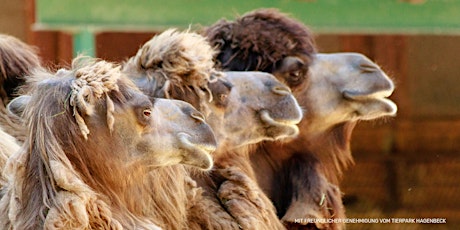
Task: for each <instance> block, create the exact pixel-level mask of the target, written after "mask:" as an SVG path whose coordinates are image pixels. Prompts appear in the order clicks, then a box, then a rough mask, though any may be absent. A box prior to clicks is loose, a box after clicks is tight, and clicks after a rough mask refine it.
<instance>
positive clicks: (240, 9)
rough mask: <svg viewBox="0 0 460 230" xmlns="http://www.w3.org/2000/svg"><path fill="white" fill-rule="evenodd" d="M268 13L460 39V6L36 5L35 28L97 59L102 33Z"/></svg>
mask: <svg viewBox="0 0 460 230" xmlns="http://www.w3.org/2000/svg"><path fill="white" fill-rule="evenodd" d="M262 7H264V8H268V7H270V8H278V9H280V10H281V11H282V12H285V13H288V14H290V15H291V16H293V17H294V18H297V19H299V20H301V21H302V22H304V23H305V24H307V25H309V26H310V27H311V28H312V29H313V30H314V31H315V33H318V34H328V33H329V34H443V35H446V34H453V35H458V34H460V0H231V1H230V0H167V1H161V0H96V1H94V0H36V10H37V13H36V16H37V18H36V23H35V25H34V28H35V29H46V30H62V31H67V32H71V33H73V34H74V35H75V36H74V43H75V46H74V47H75V48H74V49H75V53H77V52H80V51H83V50H84V51H86V53H87V54H89V55H94V51H93V50H94V48H93V47H94V36H93V35H94V33H97V32H99V31H161V30H164V29H165V28H171V27H176V28H188V27H196V26H199V25H210V24H212V23H214V22H216V21H217V20H219V19H221V18H227V19H229V20H232V19H234V18H235V16H237V15H242V14H244V13H245V12H248V11H251V10H254V9H257V8H262Z"/></svg>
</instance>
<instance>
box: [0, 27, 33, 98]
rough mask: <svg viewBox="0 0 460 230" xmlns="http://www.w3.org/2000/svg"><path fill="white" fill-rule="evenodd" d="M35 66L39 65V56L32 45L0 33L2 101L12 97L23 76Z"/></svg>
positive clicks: (0, 89)
mask: <svg viewBox="0 0 460 230" xmlns="http://www.w3.org/2000/svg"><path fill="white" fill-rule="evenodd" d="M37 67H40V58H39V57H38V55H37V50H36V49H35V48H34V47H32V46H29V45H27V44H26V43H24V42H22V41H21V40H19V39H17V38H15V37H13V36H10V35H6V34H0V98H1V99H2V100H3V102H4V103H8V101H9V100H10V99H11V98H13V97H14V95H15V93H16V89H17V87H18V86H20V85H22V84H24V82H25V79H24V78H25V76H26V75H29V74H30V73H31V72H32V70H33V69H34V68H37ZM5 105H6V104H5Z"/></svg>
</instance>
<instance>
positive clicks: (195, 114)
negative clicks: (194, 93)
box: [190, 112, 206, 123]
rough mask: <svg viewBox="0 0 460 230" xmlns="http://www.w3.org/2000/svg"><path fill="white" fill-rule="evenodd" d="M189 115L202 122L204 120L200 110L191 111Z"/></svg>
mask: <svg viewBox="0 0 460 230" xmlns="http://www.w3.org/2000/svg"><path fill="white" fill-rule="evenodd" d="M190 116H191V117H192V118H193V119H195V120H198V121H201V122H203V123H205V122H206V120H205V118H204V116H203V114H201V113H200V112H192V113H191V114H190Z"/></svg>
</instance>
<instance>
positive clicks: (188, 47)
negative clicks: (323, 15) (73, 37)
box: [124, 30, 301, 229]
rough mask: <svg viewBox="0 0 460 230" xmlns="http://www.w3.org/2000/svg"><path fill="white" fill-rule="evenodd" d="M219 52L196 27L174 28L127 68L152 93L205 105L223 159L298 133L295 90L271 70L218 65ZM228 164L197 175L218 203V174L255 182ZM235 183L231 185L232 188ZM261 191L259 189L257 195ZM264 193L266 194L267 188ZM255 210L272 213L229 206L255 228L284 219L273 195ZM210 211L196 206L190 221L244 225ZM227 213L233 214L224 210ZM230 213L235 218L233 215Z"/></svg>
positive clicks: (216, 225) (199, 224)
mask: <svg viewBox="0 0 460 230" xmlns="http://www.w3.org/2000/svg"><path fill="white" fill-rule="evenodd" d="M214 52H215V51H214V50H213V49H212V48H211V47H210V46H209V44H208V43H207V42H206V41H205V39H204V38H203V37H202V36H200V35H198V34H196V33H191V32H177V31H174V30H168V31H165V32H163V33H161V34H159V35H157V36H155V37H153V38H152V39H151V40H150V41H148V42H147V43H145V44H144V45H143V46H142V47H141V48H140V49H139V51H138V52H137V54H136V55H135V56H134V57H132V58H130V59H129V60H128V61H127V62H126V63H125V65H124V71H126V72H127V73H129V75H130V76H131V77H132V79H133V80H134V82H136V85H138V86H139V88H141V89H142V90H143V91H144V92H145V93H146V94H147V95H149V96H150V97H151V98H154V97H167V98H175V99H180V100H185V101H187V102H190V103H191V104H192V105H194V106H195V107H197V108H200V110H201V111H202V112H203V113H205V114H206V120H207V122H208V123H209V124H210V125H211V127H212V128H213V130H214V132H215V133H216V136H217V140H218V142H219V148H218V149H219V150H218V151H216V154H215V155H214V158H215V159H220V157H219V155H220V154H225V152H226V151H227V150H229V149H232V148H236V147H241V146H247V145H248V144H251V143H257V142H260V141H262V140H275V139H279V138H284V137H287V136H293V135H296V134H297V132H298V129H297V127H296V126H295V125H296V124H297V122H299V120H300V119H301V111H300V108H299V107H298V106H297V103H296V101H295V100H294V98H293V96H292V94H291V92H290V90H289V89H288V88H287V87H286V86H284V85H283V84H281V83H279V82H278V81H277V80H276V79H275V78H274V77H273V76H272V75H270V74H267V73H261V72H226V73H222V72H219V71H216V70H215V69H214V62H213V55H214ZM237 157H240V156H239V155H235V158H237ZM222 170H223V171H221V170H214V171H213V172H212V173H211V174H205V175H195V176H194V178H195V179H197V180H198V183H199V185H200V186H201V187H202V188H204V189H205V193H204V199H205V200H206V201H203V202H207V201H209V200H211V202H214V203H215V204H216V205H217V208H219V207H220V204H219V203H218V201H217V200H216V199H215V196H216V193H217V191H216V190H217V188H216V187H215V186H214V181H213V178H215V177H218V178H222V177H226V178H227V179H229V180H233V182H234V183H245V184H247V183H249V182H250V180H248V179H249V178H248V177H247V176H246V175H245V174H244V172H243V171H241V170H240V169H238V168H235V167H233V168H232V167H230V166H229V167H226V168H225V169H222ZM235 175H236V176H235ZM230 177H231V178H230ZM250 185H251V186H254V185H255V183H250V184H248V186H250ZM256 188H257V187H255V189H256ZM230 189H231V188H230V187H229V188H228V189H227V191H230ZM257 189H258V188H257ZM256 193H257V192H256V191H254V192H253V194H252V195H255V194H256ZM259 194H260V195H263V193H262V192H259ZM228 195H229V194H228ZM227 197H229V196H227ZM232 200H233V201H237V199H232ZM267 200H268V199H267ZM198 205H199V204H198ZM224 205H225V204H224ZM220 208H221V209H222V207H220ZM251 210H252V212H260V213H263V212H266V213H268V215H269V216H267V215H265V216H263V215H262V217H259V216H258V215H257V213H254V215H252V219H250V218H246V217H244V218H246V219H243V218H241V217H240V215H239V213H238V212H235V211H236V210H235V209H232V210H228V209H227V211H229V212H230V214H232V216H233V217H234V218H235V219H236V220H237V221H238V224H239V225H241V226H242V227H243V228H245V229H246V226H251V225H252V228H253V229H255V228H257V227H258V226H262V225H257V224H258V223H257V222H260V224H265V225H266V226H269V225H272V227H276V226H275V224H276V223H271V222H270V221H267V218H268V217H270V218H268V219H271V220H274V221H276V222H277V223H278V224H279V220H278V218H277V217H276V214H275V212H274V208H273V205H272V204H271V203H270V202H269V201H268V204H267V205H266V207H254V208H253V209H251ZM251 210H246V211H247V212H251ZM221 211H224V210H223V209H222V210H221ZM232 211H233V212H232ZM207 212H209V211H208V210H203V209H201V208H199V207H198V208H197V207H194V209H192V210H191V211H190V215H191V216H192V218H190V220H191V222H190V227H191V228H198V229H200V228H205V229H215V228H217V229H218V228H223V229H234V228H239V227H238V225H236V226H235V225H232V224H229V225H228V226H225V224H224V219H225V218H220V219H219V220H217V219H218V218H215V217H213V215H212V214H208V213H207ZM213 212H216V211H215V210H213ZM221 215H222V216H225V215H228V214H226V213H225V212H222V214H221ZM211 217H212V218H211ZM227 217H229V218H230V221H229V222H231V219H233V218H232V217H231V216H227ZM257 218H263V219H257ZM226 220H228V219H226ZM262 222H264V223H262ZM279 227H281V228H282V225H281V224H279Z"/></svg>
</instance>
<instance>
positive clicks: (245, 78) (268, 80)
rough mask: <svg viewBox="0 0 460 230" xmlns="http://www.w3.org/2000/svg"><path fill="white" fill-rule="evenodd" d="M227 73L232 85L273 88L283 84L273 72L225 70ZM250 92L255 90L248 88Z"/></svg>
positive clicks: (246, 87)
mask: <svg viewBox="0 0 460 230" xmlns="http://www.w3.org/2000/svg"><path fill="white" fill-rule="evenodd" d="M225 75H226V78H227V80H228V81H229V82H230V83H232V85H234V86H236V87H240V88H243V89H262V88H267V89H271V88H272V87H274V86H276V85H280V84H281V83H280V82H279V81H278V80H277V79H276V78H275V77H274V76H273V75H272V74H269V73H264V72H257V71H241V72H240V71H230V72H225ZM248 92H254V91H250V90H248ZM254 93H255V92H254Z"/></svg>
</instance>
